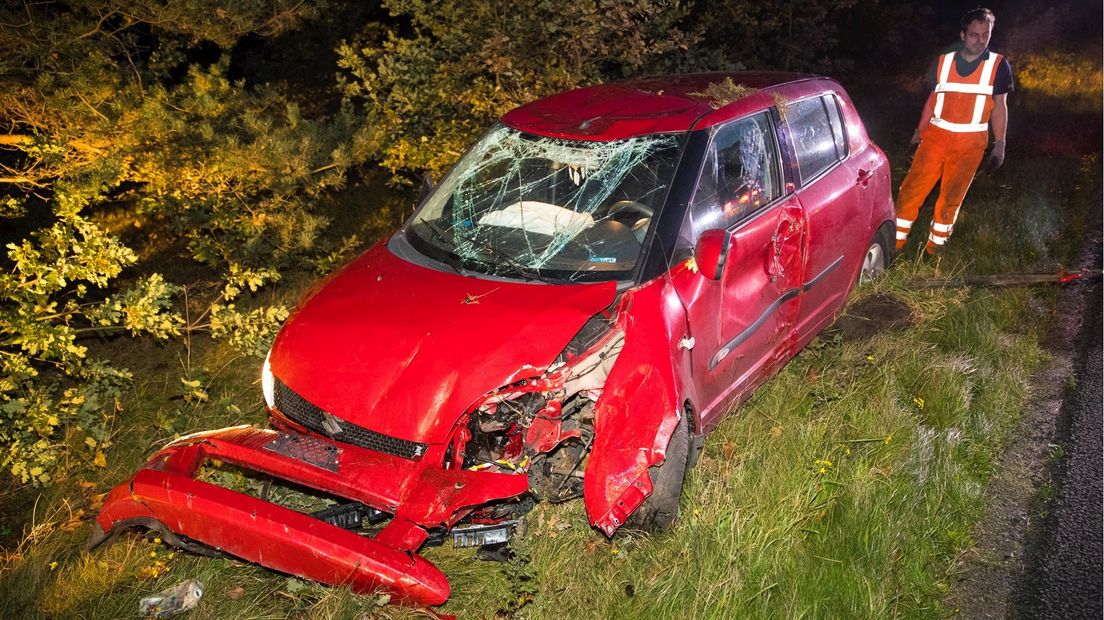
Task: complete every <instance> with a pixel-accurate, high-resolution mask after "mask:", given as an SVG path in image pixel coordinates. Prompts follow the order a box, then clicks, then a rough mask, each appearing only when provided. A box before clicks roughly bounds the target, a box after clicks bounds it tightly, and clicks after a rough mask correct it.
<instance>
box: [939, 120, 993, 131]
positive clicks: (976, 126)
mask: <svg viewBox="0 0 1104 620" xmlns="http://www.w3.org/2000/svg"><path fill="white" fill-rule="evenodd" d="M931 124H932V125H935V126H936V127H939V128H940V129H946V130H947V131H953V132H955V133H970V132H973V131H989V123H952V122H950V121H945V120H943V119H941V118H933V119H932V120H931Z"/></svg>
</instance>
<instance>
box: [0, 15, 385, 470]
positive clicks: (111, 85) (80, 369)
mask: <svg viewBox="0 0 1104 620" xmlns="http://www.w3.org/2000/svg"><path fill="white" fill-rule="evenodd" d="M324 7H325V5H324V4H323V3H319V2H314V3H304V2H295V1H285V0H276V1H275V2H270V1H267V0H266V1H264V2H261V1H257V0H241V1H239V2H229V3H228V2H215V1H212V0H189V1H186V2H173V3H152V4H149V3H147V4H144V5H141V6H138V5H134V3H128V2H119V1H117V0H93V1H91V2H79V3H78V2H47V3H37V4H29V5H24V6H18V7H8V8H3V9H0V85H2V86H3V88H0V120H2V121H3V123H4V125H5V127H6V132H5V134H4V135H3V136H0V148H3V149H4V150H6V151H7V152H6V153H5V156H4V157H3V158H0V186H2V187H5V188H7V191H6V192H4V195H3V197H2V202H0V215H2V216H4V217H8V218H19V220H18V221H19V222H20V223H21V224H22V225H23V226H25V227H27V228H30V229H37V230H36V231H35V232H32V233H31V234H30V235H28V236H26V237H24V238H22V239H19V238H16V239H8V240H6V241H10V243H8V244H7V265H6V266H7V267H8V269H6V270H5V273H3V274H2V275H0V466H2V467H3V468H4V469H6V470H7V471H9V472H10V473H11V474H12V475H14V476H15V477H16V478H17V479H18V480H20V481H21V482H24V483H26V482H33V483H36V484H41V483H45V482H48V481H50V479H51V471H55V470H56V469H57V468H60V467H62V466H63V465H64V464H65V463H68V462H70V461H71V460H72V459H70V458H69V456H70V455H71V451H70V449H69V446H71V445H75V446H84V447H85V448H91V449H99V448H102V447H103V442H104V440H105V439H106V432H107V428H108V425H109V422H110V420H111V416H112V415H113V414H114V411H115V398H116V397H117V396H118V395H119V393H120V390H121V389H122V388H123V387H124V386H125V385H126V384H127V381H128V380H129V378H130V374H129V373H128V372H127V371H126V370H124V369H121V368H116V367H114V366H113V365H112V364H111V363H110V362H109V361H107V360H101V359H92V358H91V356H90V355H89V348H88V345H87V344H86V343H85V341H84V340H82V339H83V338H87V337H91V336H101V337H103V336H110V335H112V334H116V333H128V334H131V335H135V336H138V335H145V336H152V337H154V338H156V339H159V340H164V339H168V338H175V337H179V336H181V335H182V333H184V331H185V328H187V331H188V333H190V332H191V331H192V329H193V328H194V327H195V326H192V325H187V326H186V325H185V320H184V319H183V318H182V317H181V316H180V315H179V314H178V313H177V310H176V308H175V304H176V303H177V302H176V300H177V299H178V298H179V294H180V292H181V291H182V290H183V289H182V288H181V287H180V286H177V285H175V284H172V283H171V282H170V281H169V280H167V279H166V278H165V277H164V276H162V275H160V274H156V273H152V274H144V275H135V276H133V280H132V282H131V283H130V284H129V285H127V286H120V283H119V278H120V277H121V276H123V275H124V270H126V269H128V268H133V267H134V266H135V263H136V261H137V254H136V252H135V251H134V250H133V249H132V248H131V247H129V246H128V245H127V244H125V243H124V242H123V241H122V240H121V239H120V238H119V237H118V236H116V235H113V234H110V233H108V232H107V230H105V229H104V228H102V227H101V225H99V224H97V213H98V212H100V211H101V210H102V209H103V207H105V206H107V205H113V206H120V205H122V206H125V208H126V209H127V210H128V211H129V213H130V214H132V216H133V218H135V221H136V223H138V224H140V223H141V222H142V221H146V222H151V223H158V222H159V223H160V226H158V229H159V230H161V231H162V234H164V232H168V233H169V234H170V235H172V236H173V237H175V238H179V239H181V240H182V241H185V242H186V244H187V247H188V248H189V249H190V252H191V255H192V257H193V258H195V259H197V260H200V261H203V262H206V263H208V264H209V265H211V266H213V267H216V268H221V269H225V270H227V273H226V274H225V277H224V279H225V287H224V290H223V293H222V295H221V296H220V297H219V298H218V299H216V300H215V301H214V302H211V304H210V307H209V308H208V309H207V311H206V313H205V314H206V315H207V316H209V318H210V322H209V324H208V325H207V326H206V327H207V328H208V329H209V330H210V332H211V333H212V335H213V336H215V337H216V338H224V339H227V340H229V341H230V342H231V343H232V345H233V346H235V347H236V348H237V349H239V350H241V351H245V352H248V353H250V354H253V355H263V353H264V349H265V348H266V347H267V346H268V343H269V342H270V340H271V337H272V335H273V333H274V330H275V329H276V327H277V326H278V324H279V322H280V321H282V320H283V319H284V318H286V316H287V309H286V308H285V307H284V306H282V305H276V306H273V307H263V306H262V307H255V306H256V304H255V303H252V304H249V305H250V307H249V308H248V309H239V308H238V307H237V306H236V305H235V303H231V300H234V299H235V298H237V297H238V296H239V294H240V293H241V292H242V291H244V290H249V291H250V292H251V293H252V292H255V291H256V290H257V287H259V286H260V285H261V284H263V283H264V282H266V281H272V280H274V279H276V278H277V276H278V274H277V273H276V272H275V271H274V270H273V267H274V266H279V265H281V264H282V263H283V262H285V261H287V260H288V259H289V258H291V257H293V256H296V255H299V254H302V253H304V252H306V253H321V252H320V251H319V249H318V248H316V245H317V237H318V234H319V232H320V231H321V230H322V229H323V228H324V227H325V225H326V223H327V220H326V218H323V217H321V216H319V215H316V214H315V213H313V210H314V202H315V201H317V200H318V198H319V196H321V195H322V194H323V193H324V192H326V191H329V190H332V189H334V188H338V187H340V186H341V185H342V184H343V183H344V175H345V171H346V169H347V168H348V167H349V166H350V165H352V164H353V163H355V162H358V161H362V160H363V159H364V157H365V152H364V150H363V149H362V148H360V147H359V146H358V143H356V142H355V141H352V140H350V139H349V136H350V135H351V134H354V133H355V129H356V126H357V123H358V122H359V121H358V120H357V119H355V118H353V117H352V116H351V115H349V114H337V115H335V116H334V117H318V118H304V117H303V116H302V114H301V113H300V112H299V106H298V102H297V100H296V98H295V97H293V96H291V95H289V93H288V92H287V90H286V89H281V88H279V87H256V88H248V87H247V86H246V85H245V84H244V83H242V82H240V81H237V82H235V81H233V80H231V79H230V78H229V77H228V76H227V74H228V72H229V60H228V58H229V56H228V54H225V53H224V54H222V55H221V58H219V59H218V60H217V61H215V62H207V63H196V62H190V61H189V58H194V57H197V56H196V52H197V50H202V49H207V50H209V49H210V46H211V45H214V46H215V48H216V49H221V50H222V51H224V52H228V51H229V49H230V48H231V47H232V46H233V45H235V44H236V42H237V41H238V40H239V39H240V38H241V37H242V36H244V35H246V34H254V35H261V36H267V35H275V34H279V33H282V32H285V31H287V30H288V29H289V28H292V27H295V26H297V25H299V24H301V23H302V22H303V20H304V19H308V18H310V17H313V16H315V15H317V14H318V12H319V10H320V8H324ZM250 267H252V269H251V268H250ZM128 275H129V274H128ZM82 437H83V438H86V439H87V440H88V441H86V442H83V443H82V441H81V440H82ZM81 449H84V448H81ZM89 456H91V453H90V455H89ZM95 456H96V457H97V460H99V461H102V459H103V455H102V453H99V452H96V453H95ZM89 460H91V459H89Z"/></svg>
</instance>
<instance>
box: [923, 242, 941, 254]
mask: <svg viewBox="0 0 1104 620" xmlns="http://www.w3.org/2000/svg"><path fill="white" fill-rule="evenodd" d="M937 251H939V246H938V245H936V244H934V243H932V242H931V241H929V242H928V244H927V245H925V246H924V253H925V254H927V255H928V256H935V253H936V252H937Z"/></svg>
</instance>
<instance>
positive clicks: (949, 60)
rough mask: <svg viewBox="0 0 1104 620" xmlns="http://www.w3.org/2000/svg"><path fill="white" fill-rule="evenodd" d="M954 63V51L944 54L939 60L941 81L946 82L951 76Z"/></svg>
mask: <svg viewBox="0 0 1104 620" xmlns="http://www.w3.org/2000/svg"><path fill="white" fill-rule="evenodd" d="M953 63H954V52H949V53H947V54H943V58H942V59H941V60H940V61H939V81H940V82H941V83H942V82H946V81H947V80H948V79H949V78H950V77H951V65H952V64H953Z"/></svg>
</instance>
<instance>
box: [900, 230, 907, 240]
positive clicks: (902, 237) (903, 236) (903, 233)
mask: <svg viewBox="0 0 1104 620" xmlns="http://www.w3.org/2000/svg"><path fill="white" fill-rule="evenodd" d="M905 239H908V231H904V230H898V231H897V240H898V241H904V240H905Z"/></svg>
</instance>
